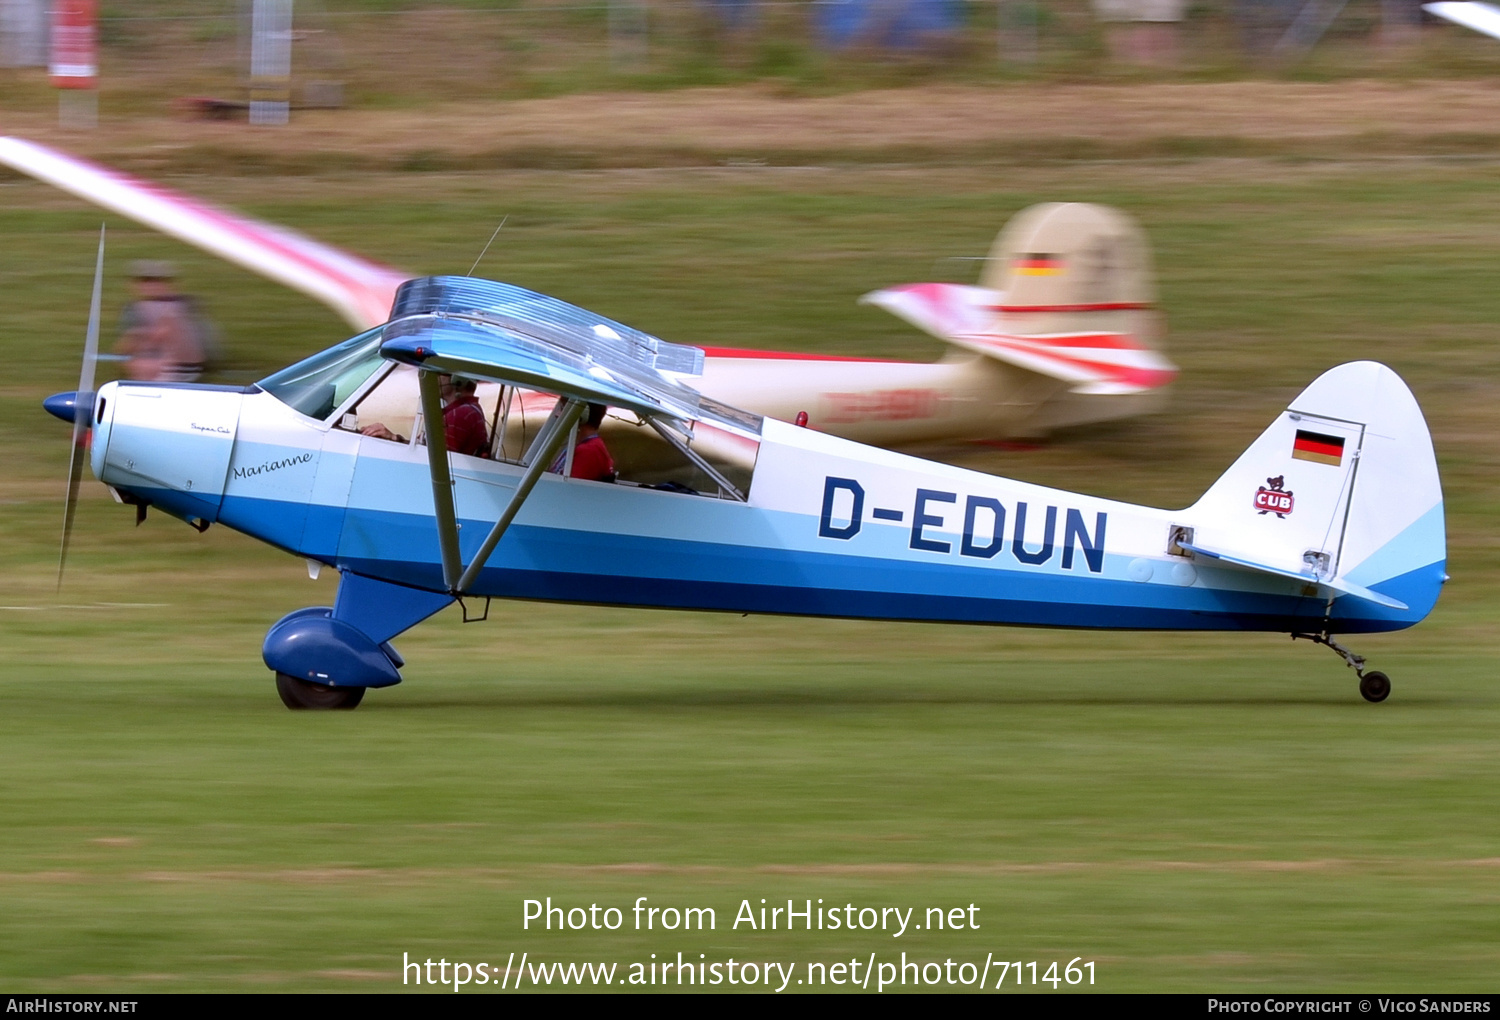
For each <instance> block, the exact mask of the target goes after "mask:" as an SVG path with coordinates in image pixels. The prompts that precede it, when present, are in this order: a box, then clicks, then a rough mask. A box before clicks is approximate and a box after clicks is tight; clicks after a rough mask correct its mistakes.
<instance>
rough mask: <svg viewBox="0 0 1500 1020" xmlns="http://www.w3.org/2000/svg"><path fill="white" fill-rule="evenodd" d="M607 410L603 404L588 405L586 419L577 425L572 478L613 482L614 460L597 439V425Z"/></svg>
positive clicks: (602, 443) (606, 448)
mask: <svg viewBox="0 0 1500 1020" xmlns="http://www.w3.org/2000/svg"><path fill="white" fill-rule="evenodd" d="M607 410H609V408H607V407H605V406H604V405H603V404H590V405H589V414H588V417H587V418H585V419H583V420H582V421H580V422H579V423H578V441H577V442H576V443H574V444H573V477H574V478H587V479H588V480H589V481H591V482H612V481H614V480H615V462H614V458H613V457H611V456H610V455H609V448H608V447H607V446H605V445H604V440H603V439H601V438H600V437H599V425H600V424H601V423H602V422H603V421H604V412H605V411H607Z"/></svg>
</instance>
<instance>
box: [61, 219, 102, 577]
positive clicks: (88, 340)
mask: <svg viewBox="0 0 1500 1020" xmlns="http://www.w3.org/2000/svg"><path fill="white" fill-rule="evenodd" d="M103 283H104V225H103V224H101V225H100V227H99V256H98V258H97V259H96V260H95V263H94V297H93V301H92V303H91V304H90V305H89V327H88V333H87V334H86V336H85V337H84V341H83V367H82V368H81V369H80V370H79V373H78V389H77V390H75V391H74V392H73V393H72V394H66V393H60V394H58V395H57V396H56V397H52V398H50V399H49V400H48V401H47V403H48V408H47V409H48V410H49V411H52V413H53V414H56V413H57V411H56V410H55V409H54V408H53V407H52V406H51V405H52V404H53V403H54V402H60V403H61V402H64V401H66V398H67V397H69V396H71V397H72V401H71V403H72V412H73V413H72V419H73V449H72V453H71V455H70V456H69V458H68V498H67V502H66V503H64V504H63V531H62V548H61V549H60V550H59V552H58V556H57V588H58V590H59V591H61V590H62V579H63V567H64V566H66V564H67V562H68V540H69V539H70V538H71V537H72V535H73V514H74V511H75V510H77V508H78V482H79V480H80V479H81V478H82V477H83V462H84V461H85V460H87V459H88V451H87V436H88V434H89V432H90V430H91V429H92V428H93V425H94V366H95V365H96V364H97V363H98V360H99V305H100V297H101V292H102V288H103ZM60 398H61V400H60Z"/></svg>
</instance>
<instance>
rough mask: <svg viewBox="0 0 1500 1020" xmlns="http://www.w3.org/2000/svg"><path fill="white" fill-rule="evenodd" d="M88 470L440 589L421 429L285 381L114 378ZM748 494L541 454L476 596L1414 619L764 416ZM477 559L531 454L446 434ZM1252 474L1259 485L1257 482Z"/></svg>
mask: <svg viewBox="0 0 1500 1020" xmlns="http://www.w3.org/2000/svg"><path fill="white" fill-rule="evenodd" d="M96 412H98V421H97V425H96V432H95V437H94V443H93V468H94V471H95V474H96V476H97V477H99V478H100V479H101V480H102V481H104V482H105V483H107V484H109V485H111V486H113V487H114V488H116V489H117V490H119V491H121V492H124V493H129V494H131V495H133V496H134V497H135V498H138V499H140V500H144V501H147V502H149V503H151V504H152V505H154V506H156V507H159V508H160V509H162V510H165V511H167V512H169V513H172V514H174V515H175V516H178V517H182V518H184V519H188V520H192V521H198V522H211V523H219V524H223V525H225V526H227V527H231V528H234V529H235V530H237V531H241V532H244V533H245V534H248V535H252V536H254V537H256V538H259V539H261V540H263V541H266V542H269V543H271V544H272V545H274V546H277V547H278V548H281V549H284V550H286V551H287V552H289V553H293V554H295V555H297V556H301V557H305V558H307V559H309V560H313V561H317V562H320V563H324V564H329V565H332V566H334V567H337V568H338V569H339V570H341V571H345V572H348V573H352V574H357V575H361V576H364V577H368V578H375V579H378V580H381V581H386V582H392V583H394V584H397V585H401V586H406V587H410V588H414V589H421V590H425V591H429V592H434V593H442V592H444V591H445V584H444V579H443V572H442V565H441V557H440V551H439V542H438V534H437V526H436V522H435V517H434V511H433V494H432V486H431V481H430V475H429V467H428V459H427V453H426V450H425V448H424V447H422V446H421V445H418V444H411V443H395V442H390V441H386V440H381V439H375V438H371V437H367V436H362V435H360V434H358V433H356V432H353V431H347V430H344V429H341V428H338V427H334V426H333V425H332V424H330V423H329V422H325V421H319V420H316V419H313V418H309V417H307V416H305V415H303V414H301V413H299V412H298V411H296V410H294V409H293V408H291V407H289V406H288V405H287V404H284V403H282V402H281V401H280V400H278V399H277V398H276V397H275V396H273V395H272V394H271V393H269V392H266V391H264V390H261V389H258V388H255V387H251V388H249V389H247V390H237V389H230V388H219V387H206V386H191V385H161V384H141V383H111V384H107V385H106V386H104V387H103V388H101V390H100V392H99V394H98V398H97V402H96ZM745 438H746V439H747V441H749V442H752V443H758V450H757V451H756V452H755V453H754V467H753V476H752V480H751V482H750V485H749V488H748V492H747V493H746V497H747V498H746V500H745V501H744V502H740V501H738V500H733V499H723V498H714V497H711V496H706V495H702V494H695V493H687V492H681V491H662V490H659V489H654V488H647V487H640V486H635V485H630V484H605V483H600V482H594V481H586V480H582V479H574V478H565V477H562V476H561V475H559V474H550V473H549V474H544V475H543V476H542V477H541V480H540V482H539V483H538V484H537V486H536V488H535V490H534V491H533V492H532V494H531V496H530V498H529V499H528V500H527V501H526V502H525V504H524V505H523V506H522V508H521V510H520V512H519V515H518V516H517V518H516V520H515V523H514V525H513V526H512V528H511V529H510V531H509V532H507V533H506V535H505V537H504V538H503V540H502V541H501V542H500V544H499V546H498V548H497V549H496V551H495V553H494V555H493V556H492V557H491V558H490V559H489V561H488V563H487V565H486V566H485V568H484V569H483V570H482V572H481V573H480V574H479V576H478V579H477V581H476V582H475V583H474V584H473V585H472V586H471V588H470V589H469V591H468V592H467V594H469V595H474V596H493V597H503V598H520V599H544V600H560V601H577V602H588V603H607V604H618V605H630V606H657V607H668V608H693V609H707V610H723V611H737V612H756V613H785V614H805V615H817V616H837V617H864V618H874V619H888V620H925V621H954V622H967V623H990V624H1021V625H1044V626H1046V625H1050V626H1066V627H1093V628H1136V629H1158V628H1161V629H1167V628H1170V629H1220V630H1264V631H1283V632H1295V631H1301V630H1312V629H1317V628H1320V627H1322V626H1323V621H1324V620H1325V617H1327V616H1328V615H1329V614H1330V612H1332V614H1333V616H1334V617H1335V618H1336V620H1337V627H1338V630H1339V631H1340V632H1358V631H1379V630H1393V629H1400V628H1402V627H1406V626H1410V625H1411V624H1412V623H1414V622H1416V621H1417V620H1419V619H1420V618H1421V617H1422V616H1423V615H1425V613H1426V610H1427V609H1428V608H1430V606H1412V607H1411V608H1410V609H1409V610H1408V611H1405V612H1400V611H1396V610H1393V609H1389V608H1384V607H1380V606H1376V605H1373V604H1370V603H1366V602H1362V601H1359V600H1353V599H1341V600H1339V601H1338V602H1337V603H1335V604H1333V605H1332V609H1331V610H1330V602H1329V600H1327V599H1325V598H1323V597H1317V596H1316V595H1315V593H1314V591H1313V589H1312V588H1310V587H1309V586H1308V585H1307V584H1306V583H1305V582H1302V581H1299V580H1296V579H1292V578H1284V577H1274V576H1267V575H1262V574H1256V573H1250V572H1246V571H1242V570H1235V569H1231V568H1228V567H1215V566H1205V565H1204V564H1203V563H1202V562H1197V563H1195V562H1194V561H1193V559H1192V558H1191V557H1188V556H1185V555H1180V554H1179V555H1174V554H1173V553H1171V552H1169V551H1168V544H1169V539H1170V533H1171V529H1172V528H1173V526H1180V525H1192V524H1193V523H1194V521H1193V520H1192V519H1191V514H1190V512H1189V511H1167V510H1158V509H1152V508H1147V507H1140V506H1134V505H1131V504H1127V503H1122V502H1117V501H1112V500H1105V499H1099V498H1096V497H1092V496H1087V495H1080V494H1074V493H1069V492H1065V491H1062V490H1057V489H1051V488H1047V487H1044V486H1039V485H1032V484H1028V483H1025V482H1019V481H1014V480H1010V479H1004V478H998V477H994V476H991V475H986V474H981V473H978V472H974V471H967V470H963V469H960V468H956V467H951V466H947V465H942V464H938V463H934V462H930V461H924V460H920V459H917V458H913V457H908V456H904V455H901V454H897V453H892V452H889V451H885V450H879V449H874V448H871V447H865V446H860V445H859V444H856V443H853V442H850V441H847V440H843V439H840V438H837V437H834V436H829V435H825V434H821V433H818V432H815V431H812V430H809V429H803V428H797V427H795V426H792V425H788V424H786V423H784V422H780V421H776V420H774V419H765V420H764V421H763V422H761V423H760V426H759V432H758V435H753V436H747V437H745ZM449 458H450V465H451V471H452V474H453V477H454V501H455V507H456V511H457V517H458V520H459V522H460V526H461V530H460V547H461V550H462V554H463V557H464V560H465V561H466V562H467V561H468V560H470V559H471V558H472V556H473V554H474V552H475V550H476V549H477V547H478V546H479V544H480V542H481V541H482V540H483V538H484V537H485V534H486V533H487V531H488V529H489V527H490V525H491V524H492V523H493V522H494V521H495V520H496V519H497V517H498V516H499V515H500V513H501V511H502V510H503V508H504V507H505V505H506V503H507V502H508V501H509V499H510V496H511V494H512V493H513V492H514V490H515V488H516V485H517V483H518V481H519V479H520V477H521V474H522V468H521V467H519V466H517V465H514V464H509V463H504V462H499V461H494V460H489V459H485V458H481V457H467V456H462V455H459V454H450V455H449ZM1248 498H1249V497H1248V495H1247V499H1248Z"/></svg>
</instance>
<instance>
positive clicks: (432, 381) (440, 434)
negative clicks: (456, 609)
mask: <svg viewBox="0 0 1500 1020" xmlns="http://www.w3.org/2000/svg"><path fill="white" fill-rule="evenodd" d="M417 384H418V386H419V387H420V389H421V393H422V421H423V423H424V425H425V427H426V429H427V467H428V473H429V474H431V475H432V511H433V514H434V515H435V516H436V517H437V526H438V547H439V548H440V549H441V550H442V553H443V584H445V585H447V586H448V591H449V592H456V591H457V590H458V580H459V572H460V571H461V570H463V559H462V558H461V554H460V553H459V550H458V515H457V514H455V513H454V511H453V475H452V474H450V473H449V471H448V430H447V429H446V428H444V427H443V395H442V390H441V388H440V384H439V383H438V377H437V373H436V372H418V373H417Z"/></svg>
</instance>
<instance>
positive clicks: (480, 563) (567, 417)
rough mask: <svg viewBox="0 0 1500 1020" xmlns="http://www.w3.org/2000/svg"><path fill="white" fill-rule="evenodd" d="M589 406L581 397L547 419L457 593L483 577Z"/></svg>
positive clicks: (459, 580)
mask: <svg viewBox="0 0 1500 1020" xmlns="http://www.w3.org/2000/svg"><path fill="white" fill-rule="evenodd" d="M587 409H588V405H587V404H585V403H584V402H583V401H581V400H569V401H568V402H567V407H566V409H564V410H563V413H562V414H560V415H556V416H554V417H553V418H551V419H550V420H548V422H547V426H546V428H545V429H543V430H542V434H541V435H539V436H537V437H536V445H535V446H533V447H532V451H533V452H532V456H531V463H529V464H527V465H526V474H524V475H522V476H521V482H520V484H519V485H517V486H516V491H515V494H514V495H512V496H511V497H510V502H509V503H507V504H505V509H504V510H503V511H502V512H501V514H500V519H499V520H498V521H496V522H495V526H494V527H493V528H491V529H490V533H489V535H487V536H486V537H485V540H484V544H483V545H481V546H480V547H479V551H478V552H477V553H475V554H474V560H473V562H472V563H470V564H469V567H468V569H467V570H465V571H464V574H463V577H461V578H459V579H458V586H457V589H456V592H457V594H463V593H464V592H465V591H468V589H469V586H470V585H471V584H473V583H474V582H475V581H476V580H478V578H479V572H480V571H481V570H483V569H484V565H485V563H486V561H488V560H489V558H490V553H492V552H494V551H495V546H496V545H497V544H498V543H499V541H500V536H502V535H504V534H505V529H506V528H509V527H510V522H511V521H513V520H515V517H516V513H517V512H518V511H519V510H520V509H521V504H522V503H524V502H526V497H527V496H529V495H531V490H532V489H533V488H534V487H535V486H536V483H537V480H538V479H540V478H541V477H542V475H543V474H545V473H546V471H547V468H549V467H550V466H551V465H552V461H553V460H554V459H555V458H556V457H557V453H558V451H559V450H561V449H562V446H563V443H565V442H567V441H568V436H569V435H571V434H572V432H573V426H574V425H575V424H577V422H578V419H580V418H582V417H583V412H584V411H586V410H587ZM453 537H454V542H455V544H456V543H457V540H458V535H457V532H455V533H454V536H453Z"/></svg>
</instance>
